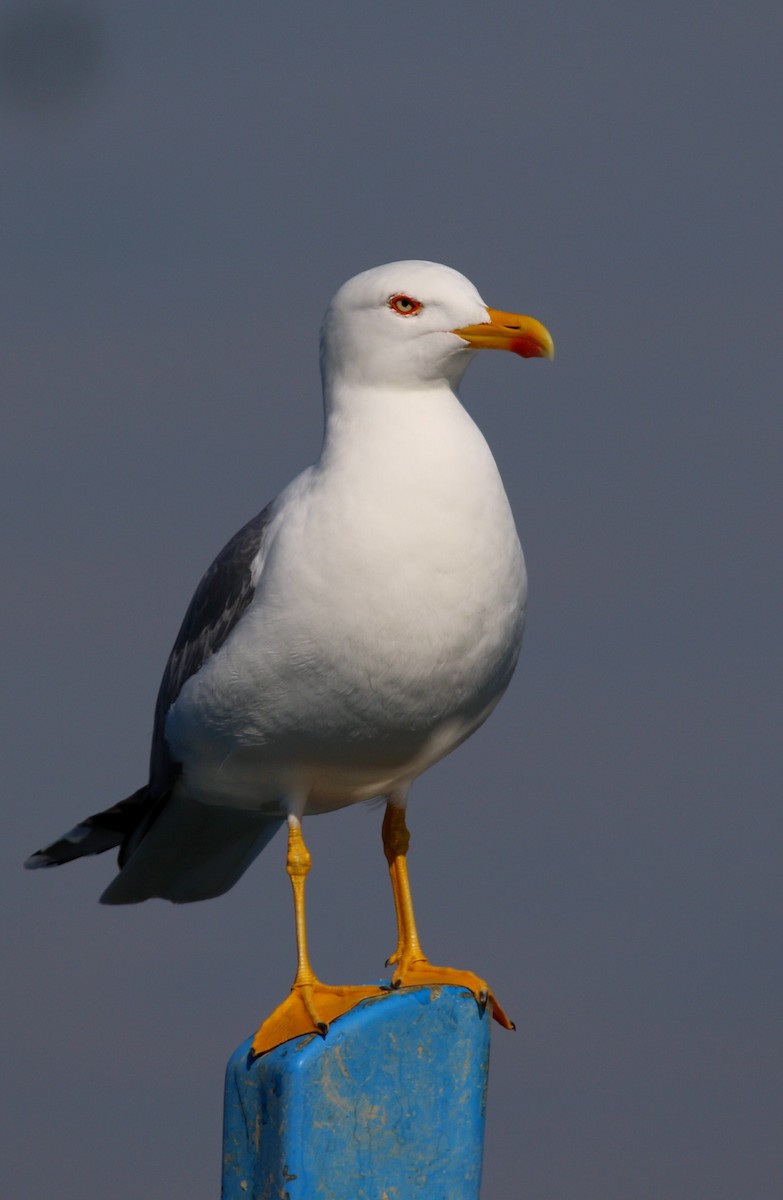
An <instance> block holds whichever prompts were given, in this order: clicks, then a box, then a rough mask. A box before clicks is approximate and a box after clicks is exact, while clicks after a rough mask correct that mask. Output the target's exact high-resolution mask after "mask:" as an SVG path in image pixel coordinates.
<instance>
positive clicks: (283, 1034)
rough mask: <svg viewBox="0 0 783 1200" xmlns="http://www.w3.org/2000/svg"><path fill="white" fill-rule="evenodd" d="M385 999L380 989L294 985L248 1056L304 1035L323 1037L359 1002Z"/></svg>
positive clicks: (383, 991) (319, 983)
mask: <svg viewBox="0 0 783 1200" xmlns="http://www.w3.org/2000/svg"><path fill="white" fill-rule="evenodd" d="M385 995H387V992H386V991H385V990H384V989H383V988H380V987H329V985H328V984H325V983H321V981H320V980H318V979H315V980H313V981H312V982H311V983H295V984H294V986H293V987H292V988H291V991H290V992H289V994H288V995H287V996H286V998H285V1000H284V1001H283V1003H282V1004H279V1005H278V1006H277V1008H276V1009H275V1011H274V1012H273V1013H272V1014H271V1016H269V1017H267V1019H266V1020H265V1021H264V1023H263V1024H262V1025H261V1027H260V1029H259V1030H258V1032H257V1033H256V1035H255V1037H254V1038H253V1045H252V1047H251V1051H250V1053H251V1054H252V1056H253V1057H254V1058H257V1057H258V1056H259V1054H266V1053H267V1051H269V1050H274V1048H275V1046H281V1045H282V1044H283V1042H289V1041H290V1040H291V1038H295V1037H301V1035H302V1034H305V1033H319V1034H320V1035H321V1036H322V1037H325V1036H326V1033H327V1030H328V1028H329V1026H330V1025H331V1023H332V1021H335V1020H336V1019H337V1017H341V1016H342V1015H343V1013H347V1012H350V1010H351V1009H352V1008H355V1006H356V1005H357V1004H358V1003H359V1001H360V1000H368V999H370V998H371V997H375V996H385Z"/></svg>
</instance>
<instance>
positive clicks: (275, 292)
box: [0, 0, 783, 1200]
mask: <svg viewBox="0 0 783 1200" xmlns="http://www.w3.org/2000/svg"><path fill="white" fill-rule="evenodd" d="M41 14H42V15H41ZM782 23H783V21H782V18H781V8H780V5H779V3H777V2H770V3H764V2H754V0H749V2H746V3H742V4H740V3H736V2H735V3H724V2H722V0H714V2H711V3H696V2H690V3H688V2H687V0H679V2H678V3H676V4H675V3H671V2H668V0H661V2H660V3H658V4H655V5H649V4H640V3H628V2H627V0H625V2H622V3H620V2H619V0H618V2H616V3H605V2H602V0H592V2H591V3H589V4H587V3H584V4H579V3H576V2H575V0H566V2H565V3H562V4H542V3H533V4H521V3H519V0H517V2H515V3H507V2H505V0H497V2H496V3H494V4H492V5H476V4H474V3H467V0H452V2H451V3H448V4H446V3H441V2H435V3H426V2H425V3H422V4H418V5H390V4H384V5H368V4H360V3H340V2H338V3H335V4H331V5H312V6H305V5H295V4H291V5H287V6H284V5H282V4H279V5H262V4H260V3H257V2H253V3H251V2H250V0H232V2H230V3H221V4H214V3H212V4H209V3H206V2H204V0H190V2H189V3H188V4H174V3H171V2H170V0H169V2H165V0H164V2H163V3H161V2H160V0H156V3H151V2H148V0H134V3H132V4H130V3H120V2H118V0H117V2H115V3H105V4H103V3H98V2H97V0H96V2H95V3H93V4H83V5H81V6H79V5H77V4H76V3H66V2H65V0H62V2H61V3H59V4H55V3H51V4H47V5H42V4H40V3H39V2H38V0H24V2H21V0H20V2H19V3H11V4H8V5H7V6H5V8H4V15H3V16H2V18H0V121H1V128H2V167H1V168H0V170H1V172H2V187H1V188H0V206H1V208H0V218H1V219H2V242H3V249H2V259H3V267H2V298H3V310H4V312H3V316H2V321H0V375H2V396H3V419H2V425H3V434H2V451H1V452H2V473H1V475H0V478H1V480H2V488H3V492H4V497H3V511H4V513H5V518H6V519H5V521H4V535H5V547H4V550H3V554H2V572H3V587H2V605H3V629H4V631H5V646H4V650H3V671H2V680H1V681H0V686H1V687H2V692H3V714H4V715H3V734H4V741H5V749H4V776H5V779H4V787H5V794H6V801H5V830H4V836H3V839H2V845H1V846H0V853H1V854H2V871H0V887H1V888H2V897H3V904H4V911H5V914H6V916H5V920H4V921H3V928H2V933H1V934H0V936H1V937H2V963H3V969H2V984H1V985H0V986H1V987H2V991H3V993H4V1002H3V1011H4V1014H5V1019H4V1033H5V1035H6V1038H5V1041H6V1045H5V1048H4V1050H3V1091H4V1093H5V1094H6V1097H5V1098H6V1100H10V1109H11V1112H10V1114H9V1116H8V1117H7V1119H6V1120H5V1121H4V1123H3V1129H2V1135H1V1136H2V1139H3V1140H4V1141H5V1142H7V1144H6V1145H5V1146H4V1147H3V1148H2V1153H0V1161H1V1162H2V1166H0V1195H2V1197H3V1198H4V1200H5V1198H7V1200H28V1198H29V1200H39V1198H40V1197H42V1196H45V1195H50V1194H52V1195H54V1194H56V1195H57V1196H58V1200H77V1198H78V1200H83V1198H84V1197H85V1196H94V1197H110V1198H111V1200H131V1198H133V1200H137V1198H138V1197H140V1196H150V1197H158V1196H160V1197H163V1196H165V1197H166V1198H167V1200H186V1198H187V1200H198V1198H202V1197H203V1198H204V1200H207V1198H209V1197H215V1196H217V1194H218V1178H219V1162H220V1137H221V1105H222V1094H221V1092H222V1073H223V1067H224V1063H225V1060H226V1059H227V1057H228V1055H229V1054H230V1052H231V1051H232V1050H233V1049H234V1047H235V1046H236V1045H237V1044H238V1043H239V1042H240V1041H241V1040H242V1039H243V1038H244V1037H245V1036H246V1035H247V1034H249V1033H250V1032H252V1031H253V1030H254V1029H255V1027H256V1025H257V1024H258V1022H259V1020H260V1018H261V1017H262V1016H263V1015H265V1014H266V1013H267V1012H268V1011H269V1010H270V1009H271V1008H272V1006H273V1005H274V1004H276V1003H277V1002H278V1000H279V999H280V998H282V996H283V994H284V993H285V990H286V989H287V987H288V985H289V983H290V979H291V977H292V974H293V968H294V958H293V930H292V919H291V912H290V898H289V885H288V880H287V878H286V876H285V873H284V870H283V855H284V845H283V842H282V840H280V839H278V840H276V841H275V842H274V843H273V844H272V846H271V847H270V848H269V849H268V850H267V851H266V852H265V853H264V855H263V857H262V858H261V859H260V860H259V861H258V862H257V864H256V865H255V867H254V868H253V869H251V870H250V871H249V872H248V874H247V875H246V876H245V877H244V879H243V880H242V881H241V883H240V884H239V885H238V886H237V887H236V888H235V889H234V890H233V891H232V892H231V893H230V894H229V895H228V896H226V897H225V898H223V899H221V900H218V901H213V902H210V903H208V904H203V905H194V906H189V907H185V908H182V909H177V908H174V907H173V906H169V905H164V904H163V903H158V902H152V903H148V904H145V905H142V906H139V907H134V908H130V909H127V910H122V909H119V910H118V909H105V908H100V907H99V906H98V904H97V898H98V895H99V893H100V892H101V890H102V888H103V887H104V886H105V884H106V883H107V881H108V879H109V878H110V877H111V875H112V873H113V870H114V866H113V861H112V859H111V858H110V856H106V857H105V858H102V859H93V860H91V861H87V862H83V863H79V864H76V865H74V866H72V867H70V868H63V869H62V870H60V871H51V872H37V873H35V874H32V873H23V872H22V870H21V861H22V859H23V858H24V857H25V856H26V855H27V854H28V853H30V852H31V851H33V850H35V849H37V848H38V846H40V845H41V844H42V843H43V842H45V841H48V840H50V839H51V838H53V837H55V836H56V835H58V834H60V833H61V832H63V831H64V830H65V829H66V828H68V827H69V826H70V824H72V823H73V822H74V821H75V820H76V819H77V818H79V817H81V816H83V815H85V814H86V813H88V812H92V811H94V810H95V809H97V808H99V807H103V806H105V805H107V804H109V803H111V802H112V801H114V800H117V799H119V798H120V797H122V796H125V795H126V794H128V793H129V792H131V791H132V790H134V789H135V788H136V787H138V786H139V785H140V784H141V783H142V782H143V780H144V778H145V771H146V763H147V753H148V739H149V734H150V729H151V725H152V710H153V705H154V700H155V694H156V690H157V686H158V681H159V678H160V674H161V671H162V668H163V665H164V662H165V659H166V655H167V653H168V650H169V648H170V645H171V642H172V640H173V638H174V635H175V633H176V630H177V628H178V625H179V622H180V619H181V617H182V614H183V612H184V608H185V605H186V604H187V601H188V600H189V598H190V595H191V592H192V590H193V588H194V586H195V584H196V582H197V580H198V578H199V576H200V574H201V572H202V570H203V569H204V568H205V567H206V566H207V565H208V563H209V561H210V560H211V558H212V557H213V555H214V554H215V553H216V552H217V551H218V550H219V549H220V547H221V546H222V544H223V543H224V542H225V541H226V539H227V538H228V537H229V535H230V534H231V533H233V532H234V530H235V529H236V528H237V527H238V526H239V525H240V524H241V523H242V522H243V521H245V520H246V519H247V518H248V517H250V516H251V515H252V514H253V513H255V512H256V511H257V510H258V509H260V508H261V507H262V505H263V504H264V503H266V501H267V500H268V499H269V498H270V497H271V496H273V495H274V494H275V493H276V492H277V491H278V490H279V488H280V487H281V486H282V485H283V484H284V483H285V482H286V481H287V480H288V479H289V478H290V477H291V476H292V475H293V474H294V473H295V472H296V471H298V470H300V469H301V468H302V467H303V466H305V465H306V464H307V463H308V462H310V461H312V459H313V458H314V457H315V455H316V454H317V452H318V448H319V444H320V433H321V410H320V392H319V381H318V373H317V332H318V326H319V323H320V319H321V315H322V313H323V309H324V307H325V305H326V303H327V301H328V299H329V297H330V295H331V294H332V292H333V291H334V290H335V288H336V287H337V286H338V285H339V284H340V283H341V282H342V281H343V280H344V279H346V278H348V277H349V276H351V275H353V274H355V273H356V272H357V271H359V270H363V269H364V268H366V267H369V266H373V265H376V264H377V263H382V262H385V261H388V260H390V259H395V258H408V257H421V258H432V259H435V260H439V261H442V262H446V263H449V264H450V265H452V266H455V267H457V268H458V269H460V270H462V271H463V272H465V274H467V275H468V276H469V277H470V278H471V279H472V280H473V281H474V282H475V283H476V284H477V286H478V287H479V289H480V290H481V291H482V293H483V295H484V297H485V299H486V300H487V302H488V303H490V304H493V305H495V306H496V307H501V308H508V309H516V310H519V311H523V312H529V313H532V314H533V315H535V316H537V317H539V318H540V319H541V320H543V321H544V322H545V323H546V324H547V325H548V327H549V328H550V330H551V331H552V333H553V335H554V338H555V342H556V344H557V350H558V357H557V361H556V363H555V365H554V367H549V366H548V365H547V364H543V363H536V362H532V363H530V362H523V361H521V360H519V359H515V358H513V357H512V356H510V355H508V356H506V355H494V356H493V355H484V356H479V358H478V360H477V361H476V362H475V363H474V364H473V366H472V367H471V369H470V371H469V373H468V376H467V378H466V380H465V385H464V389H463V398H464V400H465V403H466V405H467V406H468V408H469V409H470V411H471V412H472V413H473V414H474V416H475V417H476V419H477V420H478V422H479V424H480V425H481V427H482V429H483V430H484V432H485V434H486V436H487V438H488V440H489V442H490V444H491V445H492V447H493V449H494V451H495V453H496V456H497V459H498V462H499V465H500V468H501V471H502V473H503V476H504V479H505V482H506V486H507V490H508V492H509V496H510V498H511V502H512V505H513V508H514V510H515V512H516V514H517V519H518V524H519V527H520V531H521V535H522V541H523V544H524V546H525V550H526V554H527V559H528V567H529V572H530V579H531V600H530V609H529V622H528V630H527V634H526V643H525V647H524V649H523V654H522V660H521V666H520V670H519V671H518V674H517V678H516V679H515V681H514V683H513V685H512V687H511V690H510V692H509V694H508V696H507V697H506V699H505V700H504V702H503V704H502V705H501V707H500V708H499V709H498V711H497V712H496V713H495V715H494V716H493V718H492V719H491V721H490V722H489V724H488V725H487V726H485V728H484V729H483V730H481V731H480V732H479V733H478V734H477V735H476V736H475V737H474V738H473V739H471V741H470V742H469V743H467V744H466V745H465V746H463V747H462V748H461V749H460V750H459V751H458V752H457V753H456V754H454V755H453V756H452V757H451V758H450V759H449V760H448V761H446V762H444V763H443V764H442V765H440V766H439V767H437V768H436V769H435V770H433V771H432V772H431V773H429V774H428V775H426V776H425V777H424V778H423V779H421V780H420V781H419V783H418V786H417V787H416V788H415V790H414V794H413V798H412V803H411V811H410V824H411V827H412V832H413V848H412V857H411V870H412V875H413V883H414V889H415V892H414V894H415V896H416V900H417V908H418V913H419V919H420V923H421V927H422V935H423V940H424V943H425V947H426V948H427V949H428V951H429V953H430V954H431V956H432V957H433V959H434V960H435V961H440V962H446V963H453V964H454V965H465V966H469V967H472V968H474V969H477V970H479V971H481V972H482V973H484V974H486V976H487V977H488V978H489V979H490V980H491V981H492V983H493V985H494V986H495V988H496V990H497V993H498V995H499V996H500V997H502V1000H503V1002H504V1004H505V1005H506V1006H507V1008H508V1009H509V1010H510V1011H511V1013H512V1015H513V1016H514V1017H515V1018H516V1020H517V1024H518V1032H517V1033H516V1034H515V1035H512V1034H504V1033H503V1032H502V1031H500V1030H499V1031H498V1032H497V1034H496V1036H495V1037H494V1042H493V1048H494V1050H493V1053H494V1058H493V1066H492V1077H491V1084H490V1101H489V1114H488V1134H487V1153H486V1168H485V1185H484V1193H483V1194H484V1196H485V1197H486V1198H487V1200H501V1198H505V1197H511V1196H524V1197H525V1200H661V1197H666V1200H694V1198H695V1197H699V1198H702V1197H705V1198H708V1200H737V1198H738V1197H742V1198H743V1200H745V1198H749V1200H780V1196H781V1194H783V1163H781V1154H780V1144H781V1143H780V1116H781V1112H780V1108H781V1104H780V1097H781V1090H780V1085H781V1001H782V1000H783V995H782V993H783V986H782V980H781V971H780V916H781V906H780V890H781V888H780V878H781V871H780V844H781V829H780V751H779V736H780V717H781V695H780V677H781V675H780V668H781V662H780V606H781V582H782V579H781V563H780V552H779V538H778V537H777V536H776V535H777V534H778V529H779V521H780V511H781V494H780V493H781V467H780V462H781V458H780V451H781V445H780V432H781V429H780V426H781V403H780V376H781V371H780V367H781V364H780V355H779V347H780V289H779V271H778V269H779V247H780V241H779V237H780V201H781V188H780V184H781V175H780V147H779V143H778V142H777V140H776V138H775V136H774V115H775V113H776V112H779V111H780V104H781V96H780V89H779V53H780V33H781V24H782ZM307 835H308V840H309V842H310V844H311V849H312V851H313V855H314V864H315V865H314V869H313V872H312V875H311V877H310V891H309V898H310V916H311V925H312V939H313V951H314V959H315V965H316V968H317V969H318V970H319V972H320V973H321V975H322V976H323V977H324V978H326V979H327V980H330V981H334V982H360V981H362V980H366V979H374V978H377V977H378V976H379V973H380V972H381V968H382V963H383V960H384V958H385V957H386V955H387V954H388V953H389V952H390V950H391V948H392V942H393V913H392V906H391V899H390V895H389V887H388V878H387V872H386V865H385V861H384V859H383V856H382V852H381V847H380V813H379V812H378V811H377V810H376V809H373V808H367V809H362V808H355V809H352V810H348V811H346V812H343V813H341V814H337V815H333V816H330V817H329V818H328V819H327V820H320V821H319V820H313V821H310V822H309V823H308V826H307Z"/></svg>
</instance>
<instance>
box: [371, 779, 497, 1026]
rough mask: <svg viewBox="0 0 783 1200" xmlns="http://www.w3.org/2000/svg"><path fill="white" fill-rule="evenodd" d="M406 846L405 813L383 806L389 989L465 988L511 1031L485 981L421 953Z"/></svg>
mask: <svg viewBox="0 0 783 1200" xmlns="http://www.w3.org/2000/svg"><path fill="white" fill-rule="evenodd" d="M409 845H410V833H409V832H408V826H407V825H406V823H405V809H404V808H402V807H401V806H399V805H395V804H392V803H389V804H387V806H386V815H385V816H384V819H383V850H384V853H385V855H386V860H387V862H388V864H389V875H390V876H391V885H392V894H393V896H394V910H395V913H396V915H397V948H396V950H395V951H394V954H393V955H392V956H391V958H390V959H389V962H390V963H395V964H396V970H395V972H394V976H393V978H392V986H393V987H395V988H397V987H411V986H415V985H421V984H428V985H434V984H444V985H451V986H453V987H465V988H468V990H469V991H471V992H473V995H474V996H475V997H476V1000H477V1001H478V1002H479V1004H480V1005H482V1006H484V1005H485V1004H487V1002H491V1004H492V1015H493V1017H494V1018H495V1020H496V1021H498V1022H499V1024H501V1025H502V1026H503V1027H504V1029H514V1028H515V1026H514V1022H513V1021H511V1020H509V1018H508V1017H507V1016H506V1014H505V1012H504V1011H503V1009H502V1008H501V1006H500V1005H499V1004H498V1002H497V1000H496V999H495V997H494V995H493V994H492V992H491V991H490V989H489V986H488V985H487V983H486V982H485V980H483V979H481V978H480V977H479V976H478V975H475V974H474V973H473V972H472V971H460V970H455V969H454V968H453V967H436V966H434V965H433V964H432V963H431V962H430V961H429V959H428V958H427V956H426V955H425V953H424V951H423V950H422V948H421V943H420V942H419V934H418V930H417V929H416V918H415V916H414V912H413V897H412V896H411V885H410V880H409V878H408V846H409Z"/></svg>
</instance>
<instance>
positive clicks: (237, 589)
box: [25, 504, 272, 894]
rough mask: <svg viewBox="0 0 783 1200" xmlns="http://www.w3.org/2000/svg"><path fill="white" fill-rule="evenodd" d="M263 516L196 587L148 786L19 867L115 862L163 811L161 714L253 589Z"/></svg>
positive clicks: (163, 695)
mask: <svg viewBox="0 0 783 1200" xmlns="http://www.w3.org/2000/svg"><path fill="white" fill-rule="evenodd" d="M271 516H272V505H271V504H270V505H267V507H266V508H265V509H264V510H263V512H260V513H259V514H258V516H257V517H253V519H252V521H248V523H247V525H244V526H243V527H242V528H241V529H240V530H239V532H238V533H235V534H234V536H233V537H232V539H231V541H230V542H228V544H227V545H226V546H224V547H223V549H222V550H221V552H220V554H219V555H218V556H217V558H216V559H215V561H214V562H213V564H212V566H211V567H210V568H209V570H208V571H207V573H206V574H205V576H204V578H203V579H202V580H201V583H200V584H199V585H198V587H197V588H196V592H195V595H194V596H193V599H192V600H191V602H190V605H189V607H188V610H187V612H186V613H185V619H184V621H183V622H182V627H181V629H180V631H179V633H178V635H177V640H176V641H175V643H174V648H173V649H172V651H171V654H170V655H169V661H168V663H167V664H166V670H165V671H164V672H163V679H162V681H161V685H160V691H159V692H158V702H157V705H156V707H155V727H154V731H153V736H152V754H151V762H150V781H149V783H148V784H147V785H145V786H144V787H143V788H139V790H138V791H137V792H134V793H133V795H132V796H129V797H128V798H127V800H122V801H120V803H119V804H114V805H112V807H111V808H107V809H106V810H105V811H104V812H99V813H95V814H93V816H91V817H85V819H84V820H83V821H81V822H80V823H79V824H78V825H76V826H75V827H74V828H73V829H71V830H70V831H69V832H68V833H66V834H64V835H63V837H61V838H59V839H58V841H56V842H53V843H52V844H51V845H50V846H46V847H45V848H44V849H42V850H39V851H37V853H35V854H32V855H31V856H30V858H28V860H27V862H26V863H25V866H26V867H51V866H56V865H58V864H60V863H65V862H70V861H71V860H72V859H74V858H82V857H83V856H84V855H87V854H101V853H102V852H103V851H104V850H110V849H111V848H112V847H114V846H120V856H119V862H120V866H123V864H124V863H125V862H127V860H128V857H129V856H130V854H131V853H132V852H133V850H134V848H135V847H136V846H138V844H139V842H140V841H141V840H142V838H143V837H144V836H145V834H146V833H147V831H148V830H149V828H150V826H151V825H152V824H153V823H154V822H155V820H156V819H157V817H158V816H159V814H160V813H161V811H162V810H163V809H164V808H165V806H166V803H167V801H168V799H169V795H170V792H171V788H172V786H173V784H174V782H175V780H176V778H177V775H178V774H179V764H178V763H175V762H174V761H173V760H172V758H171V755H170V753H169V749H168V745H167V744H166V738H165V734H164V729H165V724H166V714H167V713H168V711H169V709H170V708H171V705H172V704H173V703H174V701H175V700H176V698H177V696H178V695H179V693H180V689H181V688H182V685H183V684H184V683H185V681H186V680H187V679H189V678H190V676H191V675H195V673H196V671H198V670H199V669H200V668H201V667H202V666H203V664H204V663H205V662H206V661H207V659H208V658H209V657H210V656H211V655H212V654H214V653H215V651H216V650H218V649H219V648H220V647H221V646H222V645H223V642H224V641H225V640H226V638H227V637H228V635H229V634H230V632H231V630H232V629H233V628H234V626H235V625H236V623H237V621H238V620H239V618H240V617H241V616H242V613H243V612H244V611H245V609H246V608H247V606H248V604H249V603H250V601H251V600H252V598H253V592H254V591H255V586H254V584H253V580H252V578H251V574H250V568H251V565H252V562H253V559H254V558H255V557H256V555H257V554H258V552H259V550H260V549H261V545H262V542H263V540H264V533H265V531H266V528H267V526H268V525H269V522H270V519H271ZM161 894H162V893H161Z"/></svg>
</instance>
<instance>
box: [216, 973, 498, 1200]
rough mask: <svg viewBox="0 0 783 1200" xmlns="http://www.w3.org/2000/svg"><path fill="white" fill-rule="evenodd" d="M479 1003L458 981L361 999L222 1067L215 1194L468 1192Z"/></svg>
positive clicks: (475, 1172) (349, 1199)
mask: <svg viewBox="0 0 783 1200" xmlns="http://www.w3.org/2000/svg"><path fill="white" fill-rule="evenodd" d="M489 1026H490V1013H489V1011H487V1012H485V1013H481V1012H480V1011H479V1009H478V1006H477V1004H476V1002H475V999H474V998H473V996H472V995H471V994H470V993H469V992H467V991H465V990H464V989H462V988H453V987H445V988H441V987H437V988H435V987H433V988H407V989H401V990H400V991H398V992H390V993H389V994H388V995H387V996H384V997H382V998H381V999H378V1000H372V1001H367V1002H364V1003H363V1004H361V1005H359V1006H358V1007H357V1008H355V1009H353V1010H352V1011H351V1012H350V1013H347V1014H346V1015H345V1016H344V1017H340V1018H339V1020H337V1021H335V1022H334V1023H333V1024H332V1026H331V1028H330V1030H329V1033H328V1035H327V1037H326V1038H325V1039H322V1038H320V1037H312V1036H307V1037H303V1038H299V1039H296V1040H295V1041H292V1042H288V1043H286V1044H285V1045H283V1046H278V1047H277V1048H276V1049H275V1050H273V1051H271V1052H270V1053H269V1054H265V1055H264V1056H263V1057H261V1058H258V1059H255V1060H254V1061H253V1062H249V1061H248V1051H249V1048H250V1040H248V1041H247V1042H246V1043H245V1044H244V1045H242V1046H240V1048H239V1049H238V1050H237V1052H236V1053H235V1054H234V1055H233V1056H232V1058H231V1060H230V1061H229V1064H228V1070H227V1075H226V1100H225V1123H224V1144H223V1164H224V1165H223V1191H222V1198H223V1200H379V1198H382V1200H478V1195H479V1187H480V1182H481V1154H482V1147H483V1139H484V1109H485V1100H486V1085H487V1070H488V1059H489Z"/></svg>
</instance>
